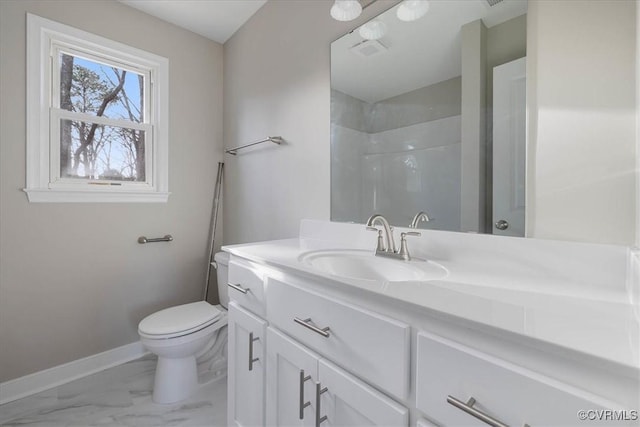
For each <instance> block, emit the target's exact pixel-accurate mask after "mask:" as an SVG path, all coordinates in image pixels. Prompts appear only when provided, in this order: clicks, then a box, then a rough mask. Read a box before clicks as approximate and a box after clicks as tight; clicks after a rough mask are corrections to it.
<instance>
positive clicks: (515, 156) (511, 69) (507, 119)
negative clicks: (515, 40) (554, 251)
mask: <svg viewBox="0 0 640 427" xmlns="http://www.w3.org/2000/svg"><path fill="white" fill-rule="evenodd" d="M525 108H526V58H520V59H516V60H515V61H511V62H508V63H506V64H502V65H499V66H497V67H495V68H494V69H493V233H494V234H501V235H505V236H524V231H525V230H524V226H525V217H524V215H525V151H526V144H525V137H526V115H525Z"/></svg>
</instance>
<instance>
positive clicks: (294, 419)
mask: <svg viewBox="0 0 640 427" xmlns="http://www.w3.org/2000/svg"><path fill="white" fill-rule="evenodd" d="M267 342H268V346H267V425H269V426H319V425H323V426H346V425H352V426H407V425H408V422H409V411H408V410H407V409H406V408H405V407H403V406H402V405H400V404H398V403H396V402H395V401H393V400H392V399H390V398H388V397H387V396H385V395H384V394H382V393H380V392H378V391H377V390H375V389H373V388H372V387H371V386H369V385H367V384H365V383H364V382H362V381H360V380H359V379H357V378H356V377H354V376H353V375H351V374H349V373H347V372H345V371H344V370H342V369H340V368H338V367H337V366H335V365H334V364H332V363H331V362H328V361H326V360H324V359H323V358H321V357H320V356H319V355H317V354H316V353H314V352H313V351H311V350H309V349H307V348H306V347H305V346H303V345H301V344H300V343H298V342H296V341H294V340H293V339H291V338H289V337H287V336H286V335H284V334H282V333H281V332H279V331H277V330H276V329H273V328H272V327H269V328H268V331H267Z"/></svg>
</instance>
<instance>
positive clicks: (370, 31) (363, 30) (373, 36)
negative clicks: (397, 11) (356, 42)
mask: <svg viewBox="0 0 640 427" xmlns="http://www.w3.org/2000/svg"><path fill="white" fill-rule="evenodd" d="M386 32H387V26H386V25H385V23H384V22H382V21H380V20H377V19H374V20H373V21H369V22H367V23H366V24H364V25H363V26H361V27H360V29H359V30H358V33H360V36H361V37H362V38H363V39H365V40H378V39H379V38H382V36H384V35H385V33H386Z"/></svg>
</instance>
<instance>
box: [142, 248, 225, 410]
mask: <svg viewBox="0 0 640 427" xmlns="http://www.w3.org/2000/svg"><path fill="white" fill-rule="evenodd" d="M214 259H215V261H216V262H215V264H216V265H217V276H218V294H219V297H220V304H221V305H220V306H213V305H211V304H209V303H208V302H206V301H198V302H192V303H189V304H183V305H178V306H175V307H170V308H166V309H164V310H160V311H158V312H156V313H153V314H151V315H149V316H147V317H145V318H144V319H142V321H141V322H140V324H139V325H138V334H139V335H140V341H141V342H142V344H143V345H144V346H145V348H146V349H147V350H149V351H150V352H151V353H154V354H155V355H157V356H158V364H157V366H156V374H155V380H154V384H153V401H154V402H155V403H163V404H168V403H175V402H179V401H181V400H184V399H186V398H187V397H189V396H190V395H191V393H193V391H195V389H196V388H197V387H198V369H197V356H198V355H199V354H201V353H202V351H203V350H204V349H205V348H206V347H208V346H210V345H211V342H212V340H215V339H216V337H220V336H222V337H224V339H226V335H220V334H217V333H216V332H217V331H219V330H220V328H222V327H223V326H225V325H226V324H227V312H226V308H227V305H228V302H229V294H228V290H227V269H228V265H229V254H227V253H224V252H219V253H217V254H216V256H215V258H214Z"/></svg>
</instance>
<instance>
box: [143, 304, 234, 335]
mask: <svg viewBox="0 0 640 427" xmlns="http://www.w3.org/2000/svg"><path fill="white" fill-rule="evenodd" d="M220 316H222V313H221V312H220V310H218V309H217V308H216V307H214V306H212V305H211V304H209V303H208V302H206V301H198V302H192V303H189V304H183V305H178V306H175V307H170V308H166V309H164V310H160V311H158V312H156V313H153V314H151V315H149V316H147V317H145V318H144V319H142V321H141V322H140V324H139V325H138V331H139V332H141V333H143V334H144V335H155V336H167V335H172V336H175V335H176V334H180V335H186V334H188V333H191V332H196V331H198V330H200V329H202V328H204V327H206V326H209V325H210V324H212V323H214V322H215V321H216V320H218V319H219V318H220Z"/></svg>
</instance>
